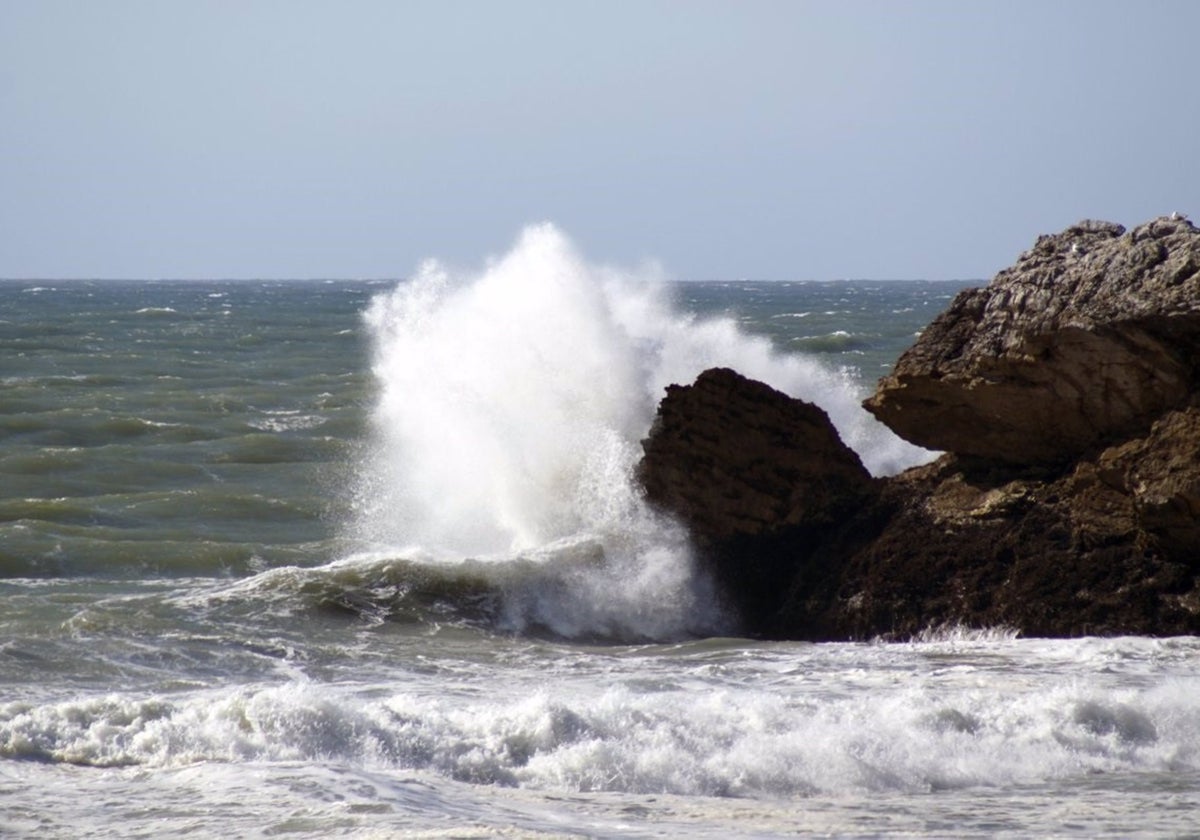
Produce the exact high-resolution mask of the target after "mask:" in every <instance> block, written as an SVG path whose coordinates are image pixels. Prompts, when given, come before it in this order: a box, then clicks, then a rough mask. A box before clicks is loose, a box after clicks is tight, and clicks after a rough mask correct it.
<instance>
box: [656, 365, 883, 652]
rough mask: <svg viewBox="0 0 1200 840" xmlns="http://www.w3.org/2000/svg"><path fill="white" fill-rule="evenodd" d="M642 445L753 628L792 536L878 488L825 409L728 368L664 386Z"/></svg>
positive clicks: (826, 527) (772, 603)
mask: <svg viewBox="0 0 1200 840" xmlns="http://www.w3.org/2000/svg"><path fill="white" fill-rule="evenodd" d="M643 448H644V450H645V457H644V458H643V459H642V461H641V463H640V465H639V468H638V477H639V479H640V480H641V483H642V486H643V487H644V488H645V491H646V496H647V498H648V499H649V500H650V501H651V502H653V503H654V504H656V505H657V506H659V507H661V508H664V509H666V510H669V511H671V512H672V513H673V514H674V515H675V516H676V517H677V518H678V519H680V520H681V521H682V522H683V524H685V525H686V526H687V527H688V529H689V531H690V532H691V534H692V535H693V537H694V538H695V539H696V541H697V543H698V545H699V548H700V550H701V554H702V556H703V557H704V558H705V559H706V560H707V561H708V564H709V568H710V570H711V571H712V572H713V574H714V576H715V577H716V579H717V583H718V584H719V586H720V588H721V590H722V591H723V592H724V593H725V596H726V597H727V598H728V599H729V600H731V601H732V603H733V605H734V607H735V608H736V611H737V612H739V613H740V614H741V615H743V616H746V617H748V619H749V621H748V624H747V627H748V629H751V630H753V631H762V630H763V629H765V625H763V624H762V623H761V622H758V621H757V620H756V619H750V618H749V617H752V616H762V615H769V614H772V613H774V612H775V611H777V610H778V609H779V608H780V607H781V606H782V604H783V601H782V596H783V595H784V594H785V593H784V591H783V590H781V589H780V587H779V581H780V579H781V578H787V577H788V576H789V574H790V571H789V570H790V569H791V568H792V567H794V566H795V564H796V563H797V562H798V560H799V558H798V556H797V552H796V547H797V546H806V545H812V544H816V543H818V542H820V540H822V539H823V538H824V535H825V534H826V533H827V532H828V531H830V530H831V529H834V528H836V527H837V526H838V525H839V524H840V523H841V522H844V521H845V520H846V519H847V518H849V517H850V516H851V515H852V514H853V512H854V511H855V510H856V509H857V508H858V507H860V506H861V505H862V504H863V503H864V502H865V501H866V500H867V499H869V498H872V497H874V496H875V495H876V494H877V493H878V488H877V487H876V484H875V482H874V481H873V480H872V478H871V476H870V474H869V473H868V472H867V470H866V468H865V467H863V465H862V462H861V461H860V460H859V458H858V455H856V454H855V453H854V452H853V450H851V449H850V448H849V447H847V446H846V445H845V444H843V443H842V441H841V439H840V438H839V437H838V434H837V430H836V429H834V427H833V424H832V423H831V422H830V421H829V417H828V416H827V415H826V414H825V412H824V411H822V410H821V409H819V408H817V407H816V406H815V405H812V404H810V403H806V402H804V401H802V400H795V399H792V398H791V397H788V396H787V395H786V394H782V393H780V392H779V391H776V390H774V389H773V388H770V387H768V386H767V385H764V384H763V383H761V382H755V381H753V380H751V379H747V378H745V377H744V376H741V375H740V374H738V373H735V372H734V371H732V370H728V369H722V368H717V369H713V370H708V371H705V372H704V373H702V374H701V375H700V377H699V378H698V379H697V380H696V382H695V384H693V385H682V386H681V385H672V386H670V387H668V388H667V395H666V397H665V398H664V399H663V400H662V402H661V403H660V404H659V408H658V415H657V417H656V418H655V421H654V426H653V428H652V429H651V432H650V436H649V437H648V438H647V439H646V441H645V442H644V443H643Z"/></svg>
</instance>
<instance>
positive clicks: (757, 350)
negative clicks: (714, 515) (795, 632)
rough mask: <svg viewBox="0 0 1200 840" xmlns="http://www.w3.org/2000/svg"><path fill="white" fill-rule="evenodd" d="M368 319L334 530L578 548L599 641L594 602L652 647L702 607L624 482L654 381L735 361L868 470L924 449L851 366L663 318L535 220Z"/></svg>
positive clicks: (684, 567) (681, 563) (421, 281)
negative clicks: (586, 554)
mask: <svg viewBox="0 0 1200 840" xmlns="http://www.w3.org/2000/svg"><path fill="white" fill-rule="evenodd" d="M365 321H366V324H367V327H368V330H369V333H370V336H371V340H372V349H373V366H372V369H373V373H374V375H375V379H376V383H377V387H378V400H377V402H376V405H375V407H374V410H373V412H372V417H371V441H370V443H369V444H368V446H367V447H366V448H365V452H364V454H363V456H362V458H361V461H360V464H359V468H358V474H359V478H358V486H357V487H356V488H355V492H354V497H355V500H356V501H355V509H356V514H355V516H354V517H353V521H352V522H351V523H350V525H349V526H348V528H347V535H348V538H349V539H350V540H351V541H352V542H354V543H355V544H357V545H359V546H360V547H361V548H362V551H364V552H368V553H369V552H375V553H380V554H385V555H386V554H388V553H391V554H392V555H393V556H394V555H396V554H397V553H404V552H406V551H407V550H409V549H411V548H413V547H416V548H417V549H418V550H419V551H420V552H423V553H425V554H427V555H429V556H430V557H433V558H436V559H438V560H440V561H442V562H447V563H454V562H460V561H461V560H462V558H465V557H474V558H476V559H478V560H482V561H494V560H511V559H512V558H513V557H514V556H517V555H520V554H521V553H522V552H528V551H530V550H532V549H537V548H539V547H542V546H547V545H551V544H553V543H555V542H556V541H560V540H584V541H590V542H591V543H593V544H595V545H598V546H599V547H600V550H601V552H602V553H603V555H604V563H605V564H606V565H607V566H609V567H611V568H614V569H619V570H621V571H622V572H623V573H624V576H625V577H624V578H623V579H622V577H621V576H620V575H609V576H608V578H607V579H606V585H609V586H610V587H611V589H610V590H609V591H608V592H607V593H606V592H605V591H603V590H597V592H596V594H597V595H598V596H599V597H600V601H599V603H598V604H597V605H596V606H595V607H594V608H593V609H591V610H589V611H588V612H589V613H590V614H591V615H593V617H595V619H596V621H597V622H598V625H597V626H596V627H594V628H592V631H593V632H601V633H608V632H611V628H610V627H609V625H610V624H611V621H610V620H609V618H606V617H603V616H602V615H601V614H602V612H603V609H604V605H605V604H607V603H609V602H611V603H612V604H614V605H622V606H620V607H619V608H616V612H617V613H620V614H621V615H626V614H627V613H628V609H627V604H628V603H631V602H638V603H640V604H641V605H642V606H641V610H640V611H641V612H642V613H651V612H653V613H656V614H657V615H658V616H660V618H659V619H658V626H659V629H660V631H665V632H666V636H667V637H674V636H680V635H686V628H687V627H688V626H689V625H690V624H691V623H692V622H691V620H690V618H689V617H690V616H691V615H694V614H697V613H702V612H705V611H707V612H710V613H713V614H717V613H718V612H719V610H717V609H716V606H715V605H714V604H711V603H706V604H702V603H699V602H698V601H697V600H696V598H697V597H700V596H699V594H698V593H699V592H702V591H705V587H704V586H702V585H701V586H695V585H693V583H692V581H693V580H694V579H695V577H696V575H695V573H694V571H693V570H692V560H691V558H690V552H689V550H688V547H687V541H686V539H684V538H682V537H681V536H680V534H679V532H678V528H677V527H676V526H673V525H671V524H670V523H667V522H666V521H665V520H664V519H663V518H662V517H660V516H657V515H655V514H654V513H653V512H652V511H650V510H649V509H648V508H647V506H646V505H645V503H644V502H643V500H642V497H641V494H640V491H639V490H638V488H637V487H636V486H635V483H634V481H633V479H632V474H633V470H634V467H635V465H636V463H637V461H638V459H639V458H640V456H641V447H640V441H641V439H642V438H643V437H644V436H645V434H646V433H647V432H648V430H649V428H650V425H651V421H652V419H653V416H654V412H655V409H656V406H657V403H658V401H659V399H660V398H661V396H662V394H663V391H664V389H665V388H666V386H667V385H670V384H673V383H690V382H691V381H693V380H694V379H695V377H696V376H697V375H698V374H699V373H700V372H702V371H703V370H704V369H706V368H709V367H713V366H718V365H722V366H730V367H734V368H736V369H738V370H740V371H741V372H743V373H745V374H746V375H748V376H751V377H754V378H757V379H760V380H762V381H765V382H767V383H768V384H770V385H773V386H774V387H776V388H779V389H780V390H783V391H785V392H787V393H790V394H793V395H795V396H800V397H803V398H805V399H808V400H810V401H812V402H815V403H817V404H818V405H821V406H822V407H823V408H825V410H826V411H827V412H829V414H830V415H831V417H832V419H833V421H834V423H835V424H836V425H837V426H838V428H839V429H840V430H841V432H842V434H843V437H844V438H845V439H846V440H847V442H848V443H849V444H850V445H851V446H853V447H854V448H856V449H857V450H858V451H859V453H860V455H861V456H862V458H863V460H864V462H865V463H866V464H867V466H868V468H869V469H871V470H873V471H874V472H877V473H878V472H891V471H895V470H897V469H900V468H902V467H904V466H908V465H909V464H911V463H915V462H917V461H921V460H925V459H927V458H928V457H929V453H927V452H925V451H924V450H919V449H916V448H915V447H911V446H910V445H908V444H906V443H904V442H903V441H900V440H899V439H898V438H896V437H895V436H893V435H891V433H890V432H889V431H887V430H886V429H885V428H884V427H882V426H880V425H879V424H878V423H876V422H875V421H874V419H873V418H871V417H870V416H869V415H868V414H867V413H866V412H865V411H864V410H863V409H862V408H861V406H860V405H859V401H860V399H861V397H862V396H863V395H862V394H861V393H860V389H859V386H858V383H857V380H856V379H855V376H854V374H853V373H851V372H850V371H847V370H842V369H835V368H833V367H831V366H828V365H825V364H822V363H819V362H817V361H815V360H813V359H809V358H806V357H802V356H797V355H786V354H781V353H779V352H777V351H776V350H775V349H774V348H773V347H772V345H771V344H770V342H769V341H768V340H766V339H763V338H756V337H751V336H748V335H746V334H744V333H743V332H742V331H741V330H740V329H739V327H738V325H737V323H736V322H735V321H734V320H733V319H730V318H714V319H700V318H697V317H695V316H692V315H688V314H685V313H680V312H677V311H675V309H674V308H673V307H672V304H671V301H670V298H669V296H668V292H667V289H666V285H665V284H664V283H663V282H662V278H661V276H660V274H659V273H658V272H657V271H655V270H642V271H628V270H621V269H616V268H612V267H607V266H597V265H592V264H590V263H588V262H587V261H585V260H584V259H583V258H582V257H581V256H580V255H579V254H578V253H577V252H576V250H575V249H574V247H573V246H572V245H571V243H570V242H569V241H568V240H567V239H566V237H565V236H563V235H562V233H560V232H559V231H558V230H557V229H556V228H555V227H553V226H552V225H549V224H543V225H537V226H533V227H530V228H527V229H526V230H525V231H524V232H523V233H522V235H521V237H520V239H519V240H518V242H517V243H516V245H515V246H514V247H513V249H512V250H511V251H510V252H508V253H507V254H505V255H503V256H502V257H500V258H498V259H493V260H491V261H489V262H488V263H487V265H486V266H485V267H484V268H483V269H482V270H480V271H477V272H454V271H451V270H450V269H448V268H447V267H445V266H443V265H441V264H440V263H438V262H436V261H428V262H426V263H424V264H423V265H422V266H421V267H420V269H419V270H418V272H417V273H416V276H415V277H414V278H412V279H411V280H409V281H407V282H405V283H402V284H401V285H400V286H398V287H397V288H395V289H394V290H393V291H391V292H389V293H385V294H381V295H379V296H377V297H376V298H375V299H374V300H373V302H372V303H371V305H370V307H369V309H368V311H367V312H366V313H365ZM650 570H652V571H650ZM648 581H649V582H650V583H651V585H648ZM579 601H580V599H579V598H575V599H573V602H576V603H578V602H579ZM662 604H666V605H671V606H672V609H674V611H675V619H674V620H675V627H674V629H673V630H672V629H670V628H668V627H667V626H666V625H665V624H664V623H663V622H662V620H661V616H662V615H663V613H664V610H663V608H662V607H661V606H659V605H662ZM629 632H631V633H632V634H634V635H637V634H639V633H641V632H642V628H641V627H637V626H635V627H631V628H629Z"/></svg>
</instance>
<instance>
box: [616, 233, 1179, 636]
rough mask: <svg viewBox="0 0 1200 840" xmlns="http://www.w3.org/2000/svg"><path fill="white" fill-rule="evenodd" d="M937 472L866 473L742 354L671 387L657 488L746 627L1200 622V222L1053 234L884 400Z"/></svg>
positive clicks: (768, 630)
mask: <svg viewBox="0 0 1200 840" xmlns="http://www.w3.org/2000/svg"><path fill="white" fill-rule="evenodd" d="M867 407H868V408H869V409H871V410H872V411H873V412H874V413H875V414H876V416H877V417H879V418H880V419H881V420H883V421H884V422H885V423H887V424H888V425H889V426H891V427H892V428H893V429H895V430H896V431H897V432H898V433H900V434H901V435H903V436H905V437H907V438H908V439H909V440H911V441H913V442H914V443H918V444H920V445H922V446H927V447H931V448H938V449H943V450H947V451H948V454H946V455H943V456H942V457H941V458H940V459H939V460H937V461H936V462H934V463H933V464H929V465H926V466H923V467H918V468H914V469H912V470H908V471H907V472H905V473H902V474H901V475H898V476H894V477H891V478H887V479H871V478H870V477H869V476H868V475H867V473H866V471H865V470H864V469H863V468H862V465H861V464H860V463H859V462H858V458H857V457H856V456H855V455H854V454H853V453H852V452H850V451H849V450H848V449H847V448H846V447H845V446H843V445H842V443H841V441H840V440H838V438H837V434H836V432H835V431H834V430H833V427H832V426H831V424H830V423H829V420H828V418H827V417H825V415H824V413H823V412H821V411H820V409H818V408H816V407H815V406H811V405H809V404H807V403H803V402H801V401H799V400H793V399H790V398H789V397H787V396H785V395H783V394H780V393H778V392H776V391H773V390H772V389H771V388H768V387H767V386H765V385H762V384H761V383H756V382H753V381H750V380H747V379H744V378H743V377H741V376H738V375H737V374H735V373H734V372H732V371H728V370H714V371H707V372H705V373H704V374H702V375H701V376H700V378H699V379H698V380H697V382H696V384H695V385H693V386H690V387H680V386H672V387H671V388H669V389H668V394H667V397H666V399H664V400H663V402H662V404H661V405H660V407H659V415H658V419H657V420H656V422H655V425H654V428H653V429H652V431H651V434H650V437H649V438H648V439H647V440H646V441H645V442H644V448H645V451H646V456H645V458H644V460H643V461H642V463H641V465H640V468H639V478H640V480H641V482H642V484H643V486H644V487H645V488H646V494H647V497H648V498H649V500H650V501H651V502H653V503H654V504H656V505H658V506H659V507H661V508H663V509H665V510H667V511H669V512H671V513H672V514H674V515H676V516H677V517H679V518H680V519H681V520H682V521H683V522H684V523H685V524H687V525H688V527H689V528H690V529H691V532H692V534H693V536H694V537H695V541H696V543H697V548H698V551H699V554H700V557H701V559H702V560H703V561H704V562H705V563H707V564H708V566H709V568H710V569H711V570H712V572H713V574H714V577H715V579H716V581H717V583H718V585H719V586H720V587H721V588H722V590H723V592H724V593H725V596H726V598H727V600H728V601H729V605H730V606H732V607H734V608H735V609H736V610H737V611H738V612H739V613H740V614H741V616H742V617H743V618H744V629H745V630H746V631H747V632H750V633H754V634H759V635H763V636H768V637H774V638H790V639H813V640H823V639H860V638H870V637H885V638H904V637H908V636H911V635H913V634H916V633H919V632H921V631H923V630H925V629H927V628H929V627H936V626H939V625H946V624H951V625H955V624H956V625H964V626H977V627H988V626H993V627H994V626H999V625H1003V626H1008V627H1012V628H1015V629H1017V630H1019V631H1020V632H1022V633H1024V634H1026V635H1040V636H1070V635H1080V634H1118V633H1138V634H1149V635H1170V634H1180V633H1200V232H1198V231H1197V230H1196V229H1195V228H1193V227H1192V226H1191V225H1190V224H1189V223H1187V222H1186V221H1184V220H1177V219H1158V220H1156V221H1153V222H1150V223H1148V224H1145V225H1141V226H1140V227H1138V228H1135V229H1134V230H1133V231H1132V232H1130V233H1128V234H1126V233H1124V231H1123V229H1122V228H1120V227H1119V226H1116V225H1110V224H1106V223H1100V222H1087V223H1082V224H1080V225H1076V226H1075V227H1072V228H1068V229H1067V230H1066V231H1064V232H1063V233H1061V234H1058V235H1056V236H1049V237H1042V238H1041V239H1039V240H1038V242H1037V244H1036V245H1035V246H1034V248H1033V249H1032V250H1031V251H1029V252H1028V253H1026V254H1024V255H1022V257H1021V258H1020V260H1019V261H1018V263H1017V264H1016V265H1015V266H1013V267H1012V268H1010V269H1007V270H1005V271H1002V272H1001V273H1000V274H999V275H997V277H996V279H995V280H994V281H993V282H992V284H991V285H990V286H988V287H987V288H985V289H977V290H971V291H967V292H964V293H963V294H961V295H960V296H959V297H958V298H957V299H956V300H955V301H954V302H953V303H952V304H951V307H950V308H949V310H947V312H945V313H944V314H942V315H941V316H939V317H938V318H937V319H936V320H935V321H934V322H933V324H931V325H930V327H929V328H928V329H927V330H926V331H925V333H924V335H923V336H922V337H921V339H920V340H919V341H918V342H917V344H916V345H915V346H914V347H913V348H912V349H910V350H909V351H908V352H906V353H905V354H904V356H903V357H902V358H901V360H900V362H899V363H898V364H897V366H896V369H895V373H894V374H893V375H892V376H890V377H888V378H886V379H884V380H883V381H882V382H881V383H880V386H879V390H878V391H877V393H876V394H875V395H874V396H873V397H872V398H871V399H870V400H868V401H867Z"/></svg>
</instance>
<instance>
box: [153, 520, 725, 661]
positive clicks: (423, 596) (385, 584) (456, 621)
mask: <svg viewBox="0 0 1200 840" xmlns="http://www.w3.org/2000/svg"><path fill="white" fill-rule="evenodd" d="M622 557H629V558H636V559H638V560H643V559H644V557H642V556H640V555H637V554H634V553H632V552H628V553H625V554H622V553H621V552H620V551H616V552H614V550H613V547H612V545H611V544H609V545H604V544H602V543H600V542H599V541H596V540H593V539H590V538H574V539H564V540H559V541H556V542H554V543H551V544H549V545H546V546H541V547H538V548H537V549H531V550H529V551H527V552H524V553H522V554H519V555H514V556H512V557H508V558H497V557H492V558H488V559H482V560H481V559H473V558H468V559H461V560H458V561H453V562H452V561H447V560H445V559H437V558H434V557H431V556H429V555H427V554H424V553H423V552H421V551H419V550H415V549H414V550H412V551H410V552H409V553H408V554H407V556H395V555H391V556H385V555H359V556H353V557H349V558H346V559H342V560H338V561H335V562H332V563H328V564H325V565H321V566H315V567H307V568H305V567H298V566H284V567H278V568H273V569H268V570H266V571H263V572H261V573H259V574H256V575H254V576H252V577H249V578H245V579H242V580H238V581H236V582H234V583H231V584H226V583H223V584H221V585H219V586H218V587H217V588H215V589H212V590H210V591H205V592H202V593H199V594H195V593H191V594H187V595H184V596H180V597H179V598H178V599H176V600H177V601H178V603H179V604H180V605H181V606H184V607H186V608H188V609H200V610H201V611H204V612H207V611H209V610H211V609H213V608H223V609H225V610H226V611H227V613H228V614H229V616H230V619H231V620H233V619H234V617H235V616H241V617H243V618H244V617H245V616H247V615H250V614H260V613H269V614H274V615H276V616H277V617H285V616H286V617H290V616H295V615H297V614H303V613H306V612H309V613H312V612H322V613H341V614H345V615H348V616H353V617H356V618H358V619H362V620H364V621H366V622H368V623H379V622H383V621H388V622H400V623H409V624H425V625H430V626H439V625H457V626H462V627H471V628H476V629H481V630H484V631H487V632H498V633H505V634H520V635H525V636H540V637H545V638H554V639H570V640H574V641H591V642H602V643H605V644H612V643H641V642H648V641H653V640H658V639H663V638H671V637H675V636H680V635H687V636H702V635H709V634H711V633H713V632H716V631H717V630H718V629H720V628H722V627H727V626H729V621H728V620H727V619H726V618H725V617H724V616H723V614H722V612H721V610H720V609H719V607H717V606H716V605H715V601H714V599H713V598H712V594H711V592H710V591H708V590H707V589H706V588H705V586H706V585H705V583H704V582H703V580H702V579H701V578H697V577H695V576H693V575H690V574H688V569H687V567H686V566H683V565H676V566H673V567H670V568H672V569H673V571H674V574H675V577H674V578H666V577H664V566H657V565H655V564H654V563H652V562H651V563H641V564H638V565H635V564H632V563H626V562H622ZM646 593H652V594H653V595H654V596H655V598H656V600H655V601H654V602H653V604H649V603H647V599H646ZM672 597H673V598H676V599H680V600H682V601H683V603H677V602H673V601H671V600H669V599H670V598H672ZM698 604H704V605H705V606H706V608H705V609H703V610H701V609H695V607H696V606H697V605H698Z"/></svg>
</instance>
